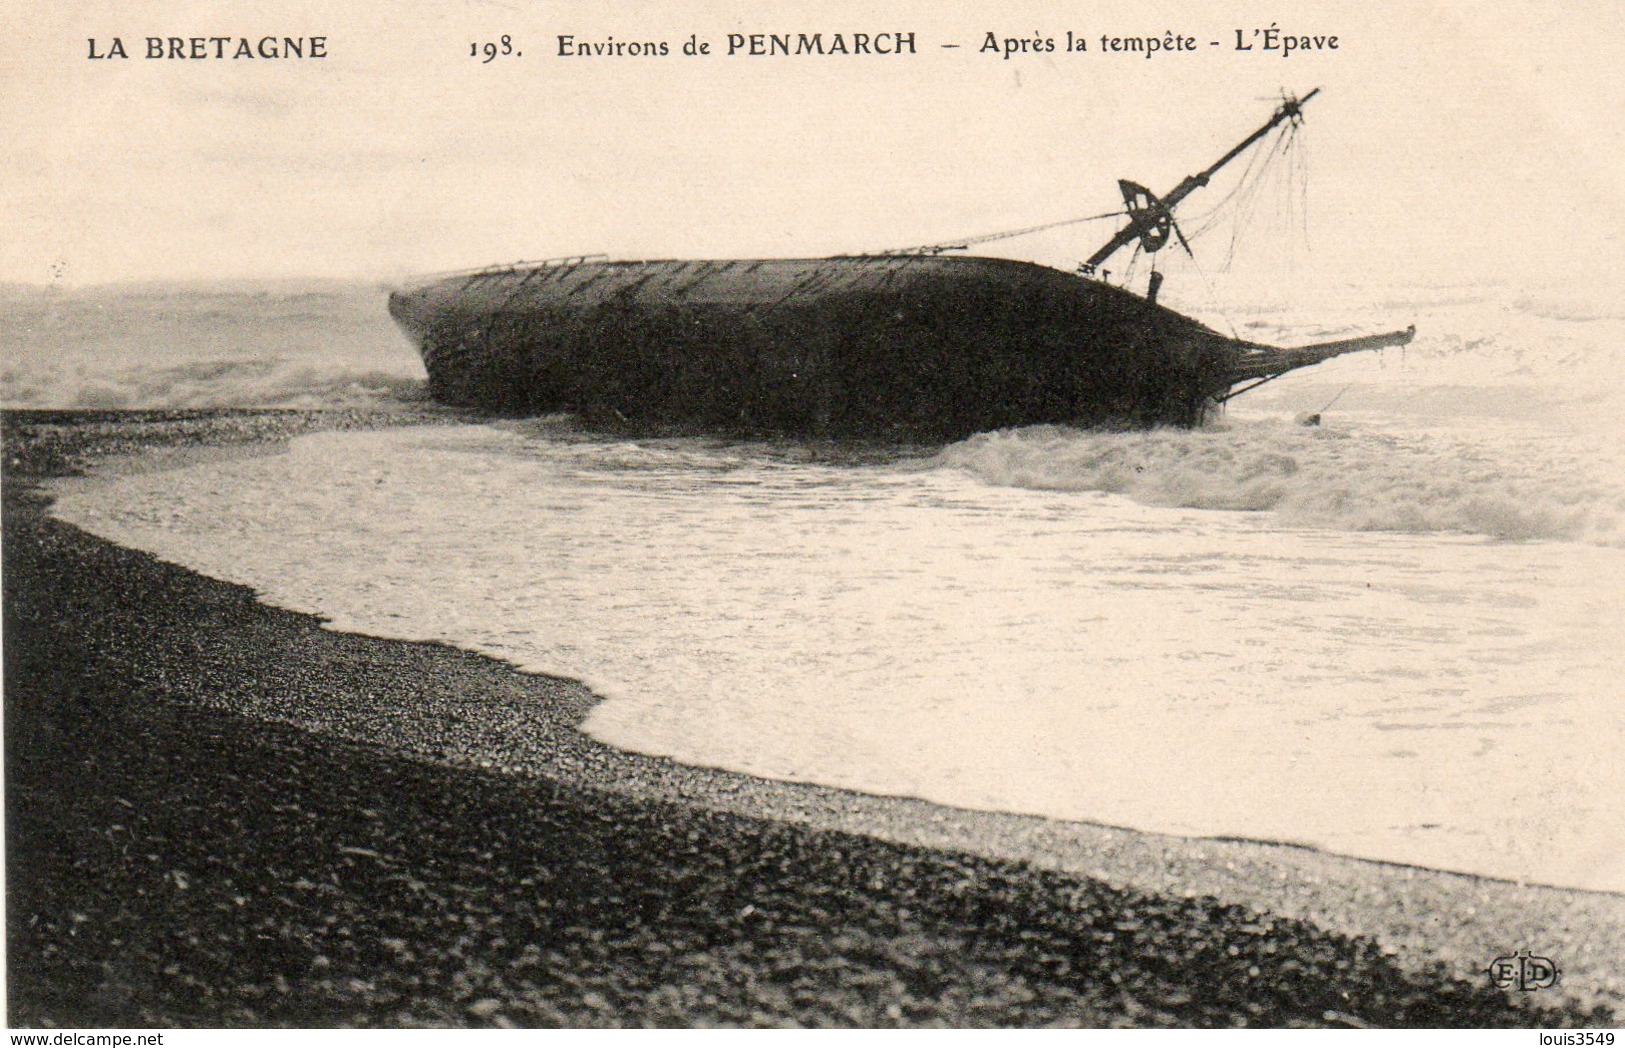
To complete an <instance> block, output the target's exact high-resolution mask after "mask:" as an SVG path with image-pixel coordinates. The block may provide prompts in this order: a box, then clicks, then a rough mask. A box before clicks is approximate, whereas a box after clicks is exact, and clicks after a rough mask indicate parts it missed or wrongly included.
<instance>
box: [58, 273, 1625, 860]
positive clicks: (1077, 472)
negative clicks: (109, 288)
mask: <svg viewBox="0 0 1625 1048" xmlns="http://www.w3.org/2000/svg"><path fill="white" fill-rule="evenodd" d="M1369 301H1370V302H1372V303H1373V304H1371V305H1367V306H1364V307H1363V308H1362V309H1360V310H1349V309H1348V307H1347V306H1346V305H1343V306H1340V307H1338V308H1333V305H1332V304H1330V303H1321V304H1319V305H1318V306H1317V305H1316V304H1315V303H1308V304H1306V305H1305V306H1303V307H1301V308H1294V309H1293V310H1286V309H1281V308H1275V307H1272V306H1271V305H1270V304H1269V303H1267V302H1266V303H1256V304H1254V308H1253V309H1252V311H1251V312H1250V314H1249V315H1250V316H1251V317H1252V318H1253V321H1252V323H1253V324H1254V325H1255V326H1253V327H1250V328H1247V329H1244V330H1243V331H1242V333H1243V334H1244V335H1246V336H1247V337H1252V338H1262V339H1271V340H1280V341H1282V342H1286V343H1290V342H1294V341H1299V340H1303V341H1309V340H1313V339H1314V338H1316V337H1325V336H1326V335H1327V334H1328V333H1333V332H1335V333H1342V332H1344V331H1349V330H1376V329H1380V328H1382V327H1386V326H1393V324H1392V323H1389V321H1397V322H1399V323H1405V322H1409V321H1412V320H1414V321H1415V322H1416V323H1417V325H1418V328H1419V330H1420V332H1421V333H1420V334H1419V335H1418V338H1417V341H1416V342H1415V343H1414V344H1413V345H1412V346H1411V347H1409V348H1407V349H1406V350H1405V351H1403V352H1400V351H1396V350H1390V351H1388V352H1387V353H1385V354H1384V355H1383V356H1382V357H1380V358H1379V357H1377V356H1375V355H1373V354H1361V355H1357V356H1354V357H1350V358H1345V359H1342V360H1339V361H1335V362H1333V363H1331V364H1328V365H1324V366H1322V367H1321V368H1318V369H1314V370H1311V371H1308V372H1304V373H1302V374H1301V375H1298V376H1293V377H1292V378H1290V379H1286V380H1282V381H1281V382H1279V383H1275V384H1273V385H1272V386H1269V387H1266V388H1265V389H1264V390H1260V391H1259V392H1258V393H1257V394H1249V395H1248V397H1244V398H1242V399H1240V400H1238V401H1236V402H1235V403H1234V405H1233V406H1232V408H1231V410H1230V411H1229V412H1228V413H1226V414H1225V415H1224V416H1223V417H1222V418H1219V419H1216V420H1215V422H1214V424H1213V425H1211V426H1209V427H1207V428H1205V429H1202V430H1198V431H1193V432H1185V431H1156V432H1150V433H1123V434H1108V433H1091V432H1084V431H1078V430H1073V429H1068V428H1064V427H1030V428H1025V429H1017V430H1010V431H1003V432H998V433H989V434H980V435H977V436H975V437H972V438H970V439H969V440H965V441H962V442H959V443H955V444H952V445H949V446H947V447H941V448H923V449H922V448H900V447H894V448H886V447H875V446H862V447H842V446H829V445H806V444H796V443H789V442H778V443H747V442H730V441H722V440H706V439H681V440H628V439H625V438H612V437H605V436H601V435H594V434H591V433H586V432H583V431H581V430H579V429H577V428H576V427H575V426H574V425H573V423H572V422H571V421H570V420H568V419H563V418H549V419H537V420H526V421H514V422H504V423H497V424H490V425H467V426H458V427H433V428H423V429H401V430H392V431H383V432H366V433H342V434H340V433H332V434H319V435H313V436H308V437H303V438H300V439H298V440H295V441H293V442H292V443H291V444H290V445H289V446H288V447H287V449H286V450H285V451H284V452H282V453H280V454H275V455H270V456H263V457H256V458H237V459H228V460H223V461H217V462H212V463H207V464H200V465H194V466H188V467H186V468H181V469H173V470H167V471H162V472H130V473H127V474H124V475H119V476H113V477H108V478H103V479H100V480H97V481H95V482H92V483H74V484H69V485H64V487H63V489H62V491H61V492H60V497H59V499H58V502H57V504H56V509H55V512H56V513H57V514H58V515H60V516H61V517H62V518H63V519H66V520H69V521H71V522H73V523H75V524H78V525H79V526H81V527H84V528H86V529H88V530H90V531H93V532H95V533H97V534H100V535H103V536H105V537H107V538H110V539H112V540H114V541H118V542H121V543H124V544H127V545H131V546H135V547H137V548H142V549H147V550H150V551H152V552H154V553H156V554H157V555H159V556H161V557H164V558H165V559H168V560H172V561H175V562H178V563H181V564H184V565H187V566H189V567H192V568H195V569H197V570H199V571H202V572H205V573H207V574H210V575H214V576H216V577H220V578H224V579H229V580H231V581H234V582H239V583H243V584H246V585H250V586H253V587H254V588H256V589H257V590H258V591H259V592H260V593H261V594H262V595H263V597H264V599H266V600H267V601H269V602H271V603H273V604H277V605H281V606H284V607H289V608H293V609H297V610H302V611H308V612H313V613H318V614H321V615H324V616H326V617H328V619H329V620H330V624H331V626H332V628H334V629H340V630H355V631H360V632H365V633H369V634H375V635H380V636H388V637H398V638H404V639H415V640H430V639H432V640H440V641H445V642H448V643H451V644H455V645H458V646H461V647H465V648H470V649H474V650H479V651H484V652H487V653H490V654H492V655H495V656H497V657H500V658H503V659H507V660H509V661H511V662H513V663H515V664H517V665H519V666H521V667H523V668H525V669H528V670H533V671H537V672H547V673H556V674H561V675H564V676H569V677H573V678H577V679H581V680H583V681H585V682H586V683H588V684H589V685H590V686H591V687H592V688H593V689H594V690H595V691H596V692H598V693H599V694H600V695H601V696H603V701H602V702H601V703H600V704H599V705H598V706H597V707H596V708H595V709H594V710H593V712H592V713H591V714H590V715H589V717H588V719H587V721H586V723H585V725H584V728H585V730H586V731H588V732H589V733H591V734H592V735H594V736H595V737H597V738H599V739H601V740H603V741H605V742H607V743H609V744H611V745H615V746H620V747H624V748H626V749H630V750H636V751H640V752H646V753H654V754H664V755H669V756H671V757H673V758H675V759H677V760H679V761H684V762H688V763H693V764H701V765H710V766H717V767H724V768H730V769H735V770H738V771H742V772H746V773H749V774H754V775H760V776H767V777H772V778H779V779H788V780H797V781H808V782H817V783H823V784H827V785H833V786H840V787H846V788H850V789H854V790H859V791H863V792H868V793H876V794H889V795H905V796H913V797H921V798H925V799H927V800H931V801H935V802H939V803H942V804H949V805H957V806H964V807H972V808H984V809H993V810H1003V811H1013V812H1023V813H1032V814H1038V815H1044V816H1049V817H1052V818H1057V819H1075V820H1086V821H1092V822H1100V823H1107V824H1112V825H1119V826H1127V827H1133V828H1137V829H1142V830H1149V831H1156V832H1164V833H1173V834H1184V835H1192V836H1228V837H1246V838H1256V839H1261V840H1272V841H1285V842H1292V843H1297V844H1303V845H1307V846H1312V847H1318V848H1323V849H1327V850H1329V851H1334V852H1338V853H1342V854H1347V855H1354V856H1360V857H1365V858H1371V859H1380V860H1387V861H1393V862H1401V863H1409V864H1416V865H1422V866H1428V867H1434V868H1440V869H1447V870H1457V871H1463V872H1470V873H1478V874H1483V875H1488V876H1495V877H1503V878H1511V879H1518V880H1528V881H1533V882H1537V883H1543V884H1553V885H1562V886H1574V887H1584V888H1594V889H1602V890H1611V891H1622V890H1625V832H1622V828H1625V773H1622V772H1621V770H1620V768H1621V762H1620V761H1619V759H1618V754H1619V747H1620V741H1621V739H1622V738H1625V731H1622V729H1625V703H1622V698H1625V695H1622V688H1621V685H1620V682H1621V681H1622V680H1625V644H1622V641H1625V630H1622V628H1621V615H1620V611H1619V607H1620V600H1621V594H1625V454H1622V452H1621V450H1620V441H1619V439H1618V438H1619V432H1620V426H1619V425H1618V423H1617V419H1618V417H1619V415H1618V412H1619V410H1620V408H1621V407H1622V406H1625V395H1622V387H1621V380H1620V377H1619V376H1620V375H1621V374H1622V371H1621V368H1620V364H1621V363H1622V361H1621V359H1620V358H1621V355H1622V353H1621V348H1622V346H1625V340H1622V339H1621V336H1622V335H1625V318H1622V317H1621V316H1620V315H1618V313H1617V311H1616V312H1610V311H1609V309H1607V308H1597V307H1588V306H1586V305H1584V304H1576V303H1575V302H1572V301H1565V300H1564V298H1563V296H1561V295H1549V296H1547V297H1541V296H1531V295H1529V294H1527V293H1523V292H1512V291H1504V290H1500V289H1484V288H1477V289H1450V288H1445V289H1437V288H1436V289H1426V290H1424V291H1407V292H1405V293H1404V294H1389V295H1387V296H1386V297H1377V298H1374V299H1371V300H1369ZM380 308H381V303H380ZM349 366H351V365H350V364H347V363H344V362H343V361H342V355H341V360H340V362H339V363H336V364H335V365H334V367H335V369H336V370H337V371H338V372H340V373H342V372H343V371H344V369H345V368H346V367H349ZM228 384H229V383H223V384H222V387H223V388H221V389H218V390H215V391H214V393H213V394H211V395H214V396H219V397H226V398H229V397H230V396H231V391H230V390H229V388H224V387H225V386H226V385H228ZM315 385H317V386H320V385H321V380H320V377H319V376H318V379H317V381H316V383H315ZM377 395H378V396H379V397H380V398H381V399H387V398H388V397H392V396H397V395H402V394H399V393H398V392H391V391H389V390H384V391H382V392H380V393H378V394H377ZM404 395H407V396H410V395H412V393H411V391H410V390H407V391H406V392H405V394H404ZM1316 411H1318V412H1320V413H1321V415H1322V424H1321V425H1320V426H1316V427H1307V426H1303V425H1299V424H1297V423H1296V422H1295V421H1294V419H1295V417H1296V416H1297V415H1299V414H1301V413H1305V412H1316Z"/></svg>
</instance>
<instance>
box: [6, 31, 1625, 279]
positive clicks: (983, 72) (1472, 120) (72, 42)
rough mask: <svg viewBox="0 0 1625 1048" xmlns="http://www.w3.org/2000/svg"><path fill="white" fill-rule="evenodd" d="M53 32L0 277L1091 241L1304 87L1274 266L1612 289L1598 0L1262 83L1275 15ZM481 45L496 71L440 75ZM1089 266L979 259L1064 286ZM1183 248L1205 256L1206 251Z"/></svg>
mask: <svg viewBox="0 0 1625 1048" xmlns="http://www.w3.org/2000/svg"><path fill="white" fill-rule="evenodd" d="M13 6H14V8H15V7H17V6H18V5H13ZM63 6H64V8H65V9H64V10H55V9H54V8H53V7H52V5H38V10H36V11H29V12H27V13H22V12H20V11H17V10H13V11H11V13H9V14H7V15H5V16H4V17H5V18H6V19H8V20H10V24H6V25H4V26H0V63H3V64H0V121H3V125H4V127H5V129H6V137H7V139H8V144H7V147H6V150H5V156H6V161H5V163H6V167H7V170H6V172H5V177H4V178H3V179H0V214H3V215H4V216H5V218H6V225H7V227H8V228H7V231H6V234H5V236H4V237H3V238H0V280H16V281H28V282H48V281H51V280H52V279H53V278H57V279H64V280H66V281H68V282H71V283H85V282H100V281H109V280H127V279H153V278H168V277H187V278H190V277H215V276H248V277H252V276H298V275H321V276H347V277H363V278H390V277H395V276H399V275H402V274H405V273H407V272H412V271H424V270H438V269H447V268H454V267H460V266H468V265H478V264H483V263H489V262H496V261H504V260H513V259H519V258H539V257H548V256H555V255H563V254H571V253H577V252H607V253H610V254H611V255H615V256H623V257H670V256H709V257H728V256H735V255H740V256H755V255H770V256H773V255H812V254H829V253H839V252H853V251H863V250H874V249H882V248H887V247H894V246H902V245H911V244H919V243H925V242H934V241H938V240H942V239H946V238H951V237H954V236H957V235H962V234H968V233H973V232H976V231H980V230H989V231H991V230H998V229H1004V228H1013V227H1018V226H1024V225H1030V224H1035V223H1039V222H1044V221H1046V220H1052V219H1060V218H1066V217H1070V216H1073V215H1082V214H1088V213H1091V212H1093V211H1098V210H1106V209H1109V208H1111V207H1112V206H1114V205H1115V204H1117V203H1118V201H1117V199H1116V179H1117V178H1119V177H1130V178H1134V179H1136V180H1138V181H1141V182H1144V183H1146V184H1148V185H1150V186H1152V187H1153V188H1155V189H1158V190H1159V191H1165V190H1166V189H1168V188H1169V187H1171V186H1172V185H1173V184H1174V183H1175V182H1177V181H1178V179H1179V178H1180V177H1181V176H1183V175H1185V174H1187V173H1190V172H1192V171H1195V170H1198V169H1200V168H1201V167H1202V166H1204V165H1206V164H1207V163H1208V162H1210V161H1211V160H1212V159H1214V158H1215V157H1216V156H1217V155H1218V154H1220V153H1222V152H1223V151H1224V150H1225V149H1226V148H1228V147H1229V146H1230V145H1231V144H1232V143H1233V142H1234V141H1236V140H1239V139H1240V138H1241V137H1242V136H1243V135H1245V134H1246V133H1247V132H1248V131H1250V130H1251V129H1252V128H1253V127H1254V126H1256V125H1257V124H1259V123H1261V122H1262V121H1263V119H1265V118H1266V117H1267V116H1268V115H1269V112H1270V110H1271V107H1272V103H1271V101H1270V99H1271V98H1272V97H1278V96H1279V95H1280V93H1281V91H1282V90H1283V89H1287V90H1291V91H1295V92H1298V93H1302V92H1304V91H1307V90H1308V89H1309V88H1311V87H1315V86H1320V87H1322V88H1323V89H1324V90H1323V93H1322V95H1321V96H1320V97H1318V98H1317V99H1315V101H1314V102H1313V103H1312V104H1311V105H1310V107H1309V108H1308V110H1307V113H1306V115H1307V118H1308V125H1307V127H1306V128H1305V131H1304V136H1305V137H1304V138H1303V144H1304V146H1305V148H1306V156H1307V159H1308V164H1309V168H1308V171H1309V182H1308V192H1307V197H1306V198H1305V199H1306V202H1307V205H1308V230H1309V235H1308V244H1309V247H1310V250H1308V251H1296V252H1295V254H1294V256H1293V261H1294V263H1295V264H1297V265H1300V266H1306V267H1309V268H1311V269H1313V270H1314V271H1316V272H1318V273H1322V274H1328V273H1329V274H1336V275H1338V276H1340V277H1345V278H1347V279H1350V280H1362V279H1365V278H1367V277H1371V278H1373V279H1378V280H1381V281H1382V282H1390V281H1392V280H1411V279H1418V280H1422V279H1425V280H1432V281H1438V280H1450V279H1453V278H1456V277H1459V278H1460V279H1462V280H1479V279H1484V278H1495V279H1505V280H1508V281H1512V282H1518V281H1540V282H1543V283H1544V282H1550V281H1559V282H1563V281H1570V280H1572V281H1577V282H1580V281H1589V282H1594V283H1609V282H1612V283H1615V284H1617V283H1618V282H1619V280H1620V277H1621V275H1622V273H1625V265H1622V264H1621V259H1622V258H1625V241H1622V236H1621V234H1622V233H1625V202H1622V194H1621V188H1622V185H1621V183H1622V181H1625V176H1622V174H1621V160H1622V159H1625V131H1622V119H1621V116H1620V114H1621V113H1622V112H1625V87H1622V86H1621V80H1622V78H1620V77H1619V76H1618V75H1617V73H1616V72H1615V66H1616V65H1617V61H1618V59H1619V55H1620V54H1621V46H1622V45H1625V30H1622V29H1621V28H1620V23H1619V20H1618V18H1617V14H1616V12H1615V11H1614V10H1613V8H1612V5H1608V4H1603V3H1595V4H1584V3H1571V4H1569V5H1567V7H1566V12H1565V13H1562V14H1552V13H1550V12H1549V11H1548V10H1546V9H1545V8H1544V7H1542V6H1536V5H1528V6H1523V5H1517V4H1510V3H1500V4H1497V5H1494V9H1493V10H1491V9H1490V7H1489V5H1481V4H1471V5H1470V4H1466V3H1444V4H1432V3H1418V2H1404V3H1380V2H1376V0H1371V2H1365V3H1349V4H1331V3H1322V4H1318V5H1311V4H1293V5H1290V7H1291V9H1292V10H1293V11H1295V12H1296V13H1294V14H1291V15H1290V18H1291V21H1289V22H1285V23H1282V24H1281V26H1280V28H1281V29H1283V30H1285V31H1287V32H1290V33H1293V34H1295V35H1298V34H1315V35H1324V34H1336V35H1337V36H1338V37H1339V38H1340V47H1339V50H1337V51H1335V52H1328V53H1324V54H1321V55H1296V54H1295V55H1293V56H1292V57H1290V58H1285V59H1283V58H1281V57H1279V56H1278V55H1267V54H1264V53H1262V52H1261V51H1259V52H1254V53H1249V54H1242V53H1238V52H1235V51H1234V50H1233V49H1232V48H1231V46H1230V44H1231V43H1233V41H1234V36H1235V30H1236V29H1238V28H1239V29H1243V30H1246V31H1249V32H1250V30H1251V29H1253V28H1264V27H1267V26H1269V25H1270V21H1271V19H1275V18H1280V17H1283V16H1284V10H1283V8H1285V7H1286V6H1288V5H1279V4H1266V3H1262V2H1259V3H1230V4H1224V3H1201V4H1198V3H1156V2H1132V3H1118V2H1111V0H1108V2H1089V3H1077V2H1061V0H1054V2H1047V3H1046V2H1040V3H997V4H991V3H990V4H985V5H974V4H969V3H960V4H952V3H932V4H913V3H908V4H905V3H894V4H884V3H875V2H867V3H830V4H813V3H802V4H771V3H763V2H751V3H737V4H710V5H706V4H694V5H687V6H686V7H685V8H684V9H682V10H679V6H678V5H675V4H658V5H657V4H653V3H638V2H623V3H618V4H598V3H574V2H559V0H553V2H549V3H545V4H531V3H521V2H518V0H515V2H512V3H509V2H499V0H480V2H475V0H436V2H435V3H432V4H430V3H417V4H414V3H405V2H388V3H381V2H362V3H345V4H338V3H332V2H330V0H329V2H322V3H302V2H298V0H265V2H262V3H259V4H256V5H254V6H253V9H252V13H250V8H248V7H245V6H240V5H233V8H232V10H231V13H229V14H223V13H221V12H223V11H226V10H227V8H225V7H222V5H220V4H206V3H201V2H197V3H181V2H169V3H130V2H125V3H117V4H94V3H88V4H75V5H63ZM876 11H880V12H884V13H881V14H875V13H873V12H876ZM1069 29H1070V30H1073V31H1075V32H1077V33H1078V34H1079V35H1082V36H1084V37H1086V38H1087V39H1088V41H1089V51H1088V52H1087V53H1085V54H1081V55H1068V54H1064V53H1061V52H1059V51H1057V52H1056V53H1054V54H1045V55H1041V56H1032V55H1025V56H1018V57H1016V58H1013V59H1011V60H1009V61H1005V60H1003V59H1001V58H997V57H994V56H992V55H987V54H982V53H980V52H979V51H978V48H979V47H980V45H981V43H982V40H983V38H984V36H985V34H986V33H987V32H989V31H992V32H994V33H995V34H997V35H998V36H999V37H1001V38H1002V37H1005V36H1011V37H1014V36H1018V35H1031V34H1033V33H1034V32H1035V31H1036V32H1038V33H1040V34H1042V35H1044V36H1049V37H1054V38H1056V39H1057V40H1058V43H1057V46H1058V47H1060V46H1063V45H1064V39H1065V34H1066V32H1067V30H1069ZM891 30H901V31H905V32H908V31H912V32H913V33H915V39H916V47H917V49H918V52H919V53H918V54H917V55H914V56H902V57H892V58H881V57H869V58H859V57H845V58H842V57H825V58H782V57H781V58H757V59H748V58H738V57H736V58H726V57H721V56H712V57H705V58H685V57H683V56H681V55H680V54H673V55H672V56H671V57H667V58H663V59H645V58H618V59H610V58H602V59H598V58H562V57H559V56H558V55H557V41H556V37H557V35H558V34H560V33H568V34H571V35H573V36H575V37H577V38H580V39H583V40H603V39H606V38H609V37H611V36H613V37H614V38H616V39H618V40H622V41H630V40H640V41H641V40H648V39H653V40H666V41H668V42H670V44H671V47H672V49H673V51H674V52H675V51H678V50H680V47H681V44H682V42H683V41H684V40H686V39H687V37H688V34H689V33H690V32H693V33H697V34H698V35H699V37H700V38H701V39H705V40H709V41H711V42H712V43H713V46H714V47H716V48H717V49H719V50H720V49H722V48H723V47H725V45H726V35H727V34H728V33H729V32H752V31H756V32H809V33H810V32H823V33H825V34H826V35H828V34H831V33H834V32H839V31H847V32H851V31H866V32H882V31H891ZM1168 30H1174V31H1176V32H1180V33H1185V34H1189V35H1191V36H1194V37H1196V39H1197V40H1198V41H1199V42H1200V44H1201V46H1200V48H1199V50H1198V51H1197V52H1196V53H1194V54H1189V55H1177V54H1176V55H1159V56H1156V57H1154V58H1151V59H1146V58H1143V57H1138V56H1130V55H1126V54H1119V55H1112V54H1101V53H1100V52H1099V37H1100V36H1101V34H1102V33H1107V34H1111V35H1149V34H1152V33H1156V34H1159V35H1160V34H1162V33H1164V32H1165V31H1168ZM503 33H508V34H510V35H511V37H512V38H513V40H514V41H515V42H516V46H517V48H518V49H519V50H521V51H522V52H523V55H522V56H521V57H516V58H499V59H498V60H496V61H495V62H492V63H490V64H488V65H482V64H479V63H477V62H476V61H474V60H472V59H470V58H469V57H468V50H469V45H470V43H471V42H474V41H484V40H490V39H495V38H496V37H498V36H499V35H501V34H503ZM265 34H275V35H279V36H281V35H305V36H309V35H325V36H326V37H327V38H328V41H327V50H328V52H329V53H330V55H331V57H329V58H327V59H324V60H322V61H319V62H318V61H310V60H306V61H303V62H294V61H281V62H276V61H264V60H257V61H246V60H239V61H229V60H228V61H196V62H193V61H148V60H146V59H145V57H144V55H145V46H144V43H143V42H142V39H143V38H144V37H146V36H148V35H164V36H168V35H185V36H192V35H201V36H213V35H230V36H237V35H246V36H249V37H251V38H258V37H259V36H262V35H265ZM114 36H120V37H122V38H123V40H124V41H125V46H126V47H127V48H128V49H129V51H130V52H131V58H130V59H129V60H128V61H123V62H119V61H90V60H88V59H87V57H86V54H87V47H88V45H87V42H86V41H87V38H91V37H95V38H97V39H98V40H99V41H100V42H101V43H102V46H103V48H104V49H105V47H107V46H108V45H110V42H111V38H112V37H114ZM1210 40H1219V41H1222V42H1223V44H1224V46H1221V47H1218V48H1214V47H1209V46H1207V43H1208V41H1210ZM942 44H959V45H961V46H960V47H959V48H958V49H956V50H950V49H945V48H943V47H941V46H940V45H942ZM1190 203H1191V211H1192V213H1193V214H1194V213H1196V212H1200V211H1201V210H1204V209H1205V207H1206V205H1207V204H1208V203H1211V201H1203V200H1202V199H1201V197H1200V196H1198V197H1193V198H1192V200H1191V202H1190ZM1107 233H1109V229H1100V228H1099V227H1083V228H1082V229H1079V230H1074V231H1068V232H1066V233H1065V234H1051V235H1049V236H1046V237H1042V238H1038V239H1037V240H1036V241H1034V242H1033V243H1032V244H1031V245H1028V246H1027V247H1023V246H1021V245H1020V244H1019V242H1016V243H1012V244H1011V245H1010V246H1008V247H1007V248H1005V250H1007V251H1010V252H1012V253H1015V254H1018V255H1019V254H1021V253H1022V252H1023V251H1027V252H1029V253H1030V254H1031V255H1032V256H1033V257H1038V258H1040V259H1041V260H1044V261H1050V262H1054V263H1057V264H1066V263H1068V262H1069V261H1070V262H1075V261H1076V259H1078V258H1081V257H1083V256H1085V255H1087V254H1088V253H1089V252H1090V250H1092V249H1093V248H1094V247H1095V246H1096V244H1097V243H1098V242H1099V241H1100V240H1101V239H1103V237H1104V236H1105V235H1106V234H1107ZM1300 239H1301V238H1300ZM1299 246H1300V247H1301V244H1300V245H1299ZM1199 248H1201V249H1202V250H1203V251H1205V252H1207V251H1211V252H1213V253H1215V254H1217V255H1218V256H1221V257H1222V256H1223V255H1224V254H1225V253H1226V252H1227V249H1228V238H1224V242H1222V243H1218V244H1216V245H1215V244H1207V245H1201V244H1199ZM1266 254H1267V253H1266Z"/></svg>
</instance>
